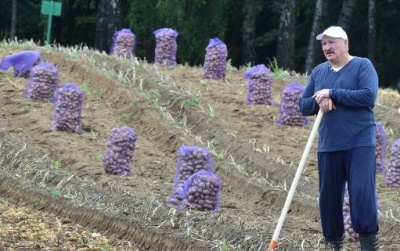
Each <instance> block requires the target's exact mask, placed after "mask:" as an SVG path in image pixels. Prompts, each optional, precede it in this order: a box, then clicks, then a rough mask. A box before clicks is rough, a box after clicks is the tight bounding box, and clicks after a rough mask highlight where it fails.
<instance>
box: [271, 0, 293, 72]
mask: <svg viewBox="0 0 400 251" xmlns="http://www.w3.org/2000/svg"><path fill="white" fill-rule="evenodd" d="M295 6H296V1H295V0H284V1H283V3H282V6H281V8H282V9H281V15H280V19H279V35H278V48H277V56H276V57H277V61H278V65H279V66H280V67H281V68H283V69H288V70H294V65H295V62H294V48H295V34H294V33H295V25H296V19H295V16H294V10H295Z"/></svg>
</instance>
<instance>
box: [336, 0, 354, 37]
mask: <svg viewBox="0 0 400 251" xmlns="http://www.w3.org/2000/svg"><path fill="white" fill-rule="evenodd" d="M355 7H356V0H345V1H344V2H343V5H342V10H341V12H340V15H339V20H338V25H339V26H341V27H342V28H343V29H344V30H345V31H347V30H348V29H349V27H350V22H351V17H352V15H353V10H354V9H355Z"/></svg>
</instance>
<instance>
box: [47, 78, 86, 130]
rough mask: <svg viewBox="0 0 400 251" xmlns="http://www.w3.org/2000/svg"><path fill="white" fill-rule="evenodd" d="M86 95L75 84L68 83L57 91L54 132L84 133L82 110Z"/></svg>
mask: <svg viewBox="0 0 400 251" xmlns="http://www.w3.org/2000/svg"><path fill="white" fill-rule="evenodd" d="M84 101H85V95H84V94H83V92H82V90H81V89H80V88H79V86H77V85H76V84H74V83H67V84H66V85H65V86H63V87H61V88H59V89H58V90H57V91H56V95H55V102H54V112H53V125H52V127H51V129H52V130H54V131H69V132H78V133H82V108H83V103H84Z"/></svg>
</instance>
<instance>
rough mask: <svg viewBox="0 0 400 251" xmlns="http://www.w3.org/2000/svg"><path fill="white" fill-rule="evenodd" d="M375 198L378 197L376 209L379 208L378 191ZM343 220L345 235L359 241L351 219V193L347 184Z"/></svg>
mask: <svg viewBox="0 0 400 251" xmlns="http://www.w3.org/2000/svg"><path fill="white" fill-rule="evenodd" d="M375 197H376V207H377V208H379V203H378V190H376V191H375ZM343 220H344V231H345V234H346V235H348V236H350V237H351V238H352V239H353V240H355V241H358V239H359V235H358V234H357V233H356V232H355V231H354V229H353V225H352V222H351V217H350V198H349V191H348V189H347V184H346V190H345V195H344V200H343Z"/></svg>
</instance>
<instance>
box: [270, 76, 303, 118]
mask: <svg viewBox="0 0 400 251" xmlns="http://www.w3.org/2000/svg"><path fill="white" fill-rule="evenodd" d="M304 89H305V88H304V86H302V85H300V84H298V83H296V82H292V83H290V84H288V85H286V86H285V87H284V88H283V90H282V93H281V104H280V106H279V118H278V119H277V121H276V123H277V124H280V125H294V126H308V125H309V124H310V119H309V118H308V117H306V116H303V115H302V114H301V112H300V107H299V104H298V103H299V99H300V97H301V95H302V94H303V92H304Z"/></svg>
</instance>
